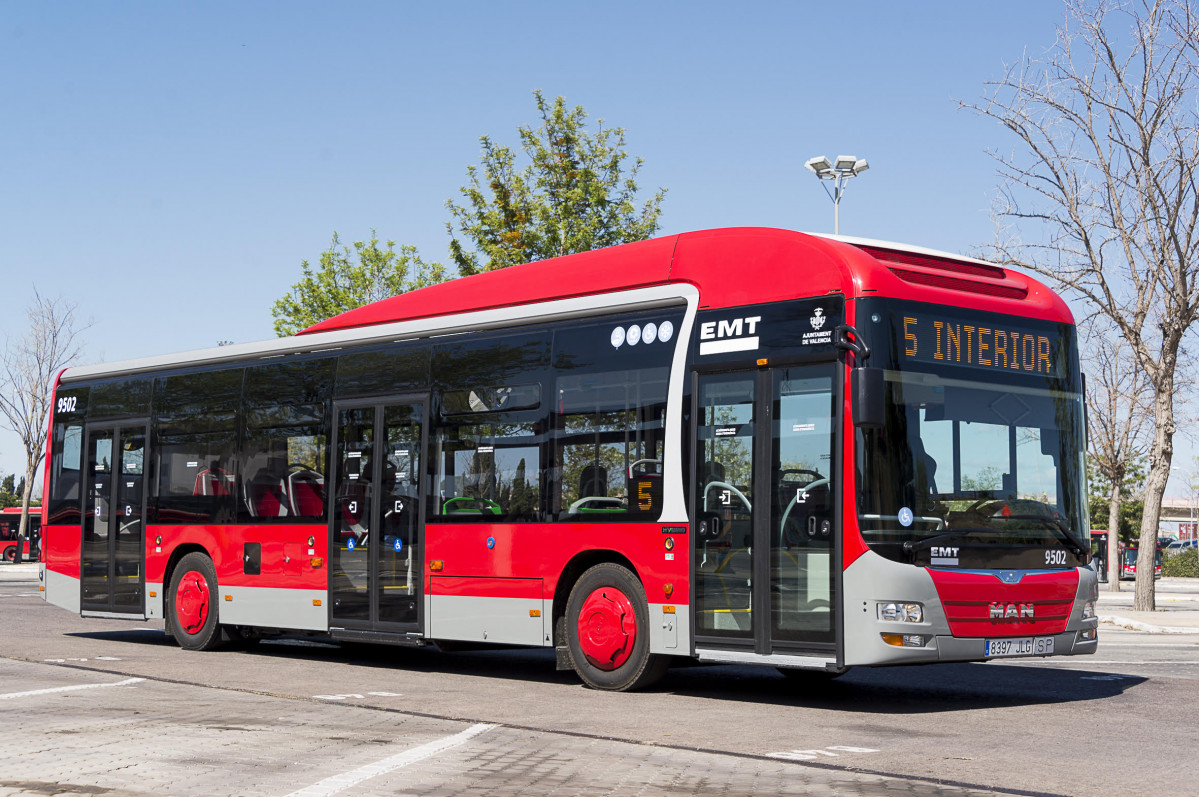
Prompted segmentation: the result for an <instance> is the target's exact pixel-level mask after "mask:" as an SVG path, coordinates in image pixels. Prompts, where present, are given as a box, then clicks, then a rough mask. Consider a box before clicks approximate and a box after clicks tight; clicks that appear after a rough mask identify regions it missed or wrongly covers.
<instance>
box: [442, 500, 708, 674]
mask: <svg viewBox="0 0 1199 797" xmlns="http://www.w3.org/2000/svg"><path fill="white" fill-rule="evenodd" d="M663 528H664V526H663V525H661V524H658V523H604V524H594V525H587V524H566V523H556V524H548V523H547V524H520V525H517V524H512V525H508V524H505V525H488V524H479V525H449V524H445V525H440V524H439V525H429V526H427V527H426V530H425V539H426V553H425V561H426V562H428V561H433V560H438V561H440V562H441V563H442V570H441V571H440V572H438V573H436V574H433V575H431V576H430V577H429V578H427V579H426V582H425V589H426V603H425V606H426V628H427V629H429V635H430V636H432V637H434V638H438V637H440V635H441V633H443V632H446V633H453V634H455V636H446V637H440V638H443V639H470V640H473V641H484V638H483V632H484V631H485V630H487V631H488V633H487V637H486V641H488V642H502V643H511V644H532V643H531V642H530V640H531V639H533V638H534V633H535V627H540V628H541V630H540V632H539V633H540V637H539V639H540V640H541V641H540V644H542V645H551V644H553V642H552V628H551V623H552V616H553V600H554V593H555V590H556V589H557V587H558V580H559V578H560V577H561V576H562V573H563V571H564V570H565V569H566V566H567V564H568V563H569V562H570V561H571V559H573V558H574V557H575V556H578V555H580V554H584V553H588V552H597V553H596V555H598V556H602V557H606V558H608V559H615V558H619V557H623V558H625V559H627V560H628V561H629V562H630V563H631V564H632V566H633V569H634V570H635V571H636V573H637V575H638V576H639V577H640V578H641V583H642V585H643V587H644V588H645V593H646V600H647V602H648V604H649V629H648V632H649V634H650V649H651V651H652V652H654V653H669V654H688V653H690V651H691V643H690V639H689V637H688V633H689V631H688V628H687V624H686V622H679V621H678V620H676V618H684V619H685V618H686V617H687V616H688V615H687V612H688V610H689V607H688V602H689V601H690V590H689V588H688V581H687V568H688V561H687V551H688V544H687V543H688V540H687V535H686V533H677V532H676V533H671V534H664V533H663V531H662V529H663ZM670 528H672V529H685V528H686V527H685V526H673V525H672V526H670ZM668 538H670V539H671V540H672V544H673V548H672V549H670V550H668V549H667V547H666V540H667V539H668ZM614 554H616V555H614ZM617 555H618V556H617ZM526 579H533V580H537V581H539V582H540V584H541V590H540V594H539V595H537V596H536V597H534V592H535V591H536V589H535V587H531V586H530V584H529V582H526V581H524V580H526ZM514 590H515V592H514ZM530 590H533V592H531V591H530ZM530 600H539V601H540V603H539V604H534V603H530ZM538 606H540V608H541V618H540V620H541V621H542V622H541V623H540V624H538V623H536V621H535V620H534V619H532V618H531V616H530V611H531V610H535V609H536V608H537V607H538ZM672 610H673V611H672ZM481 611H485V612H486V615H487V618H488V620H487V623H486V624H489V625H490V627H491V628H494V629H496V631H495V632H494V633H493V632H491V631H490V630H488V629H485V628H484V625H485V623H483V622H482V620H481V619H480V617H479V612H481ZM680 626H681V628H680ZM497 635H499V636H497Z"/></svg>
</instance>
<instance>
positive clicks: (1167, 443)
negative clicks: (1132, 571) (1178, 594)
mask: <svg viewBox="0 0 1199 797" xmlns="http://www.w3.org/2000/svg"><path fill="white" fill-rule="evenodd" d="M1154 387H1155V390H1154V396H1153V416H1154V427H1155V428H1154V431H1153V444H1152V445H1151V446H1150V447H1149V478H1148V480H1146V482H1145V511H1144V513H1142V515H1141V536H1140V540H1141V541H1140V550H1139V551H1138V553H1137V587H1136V597H1135V598H1134V599H1133V604H1132V608H1133V610H1134V611H1138V612H1152V611H1156V609H1157V606H1156V603H1155V599H1154V588H1155V584H1154V581H1153V570H1154V557H1155V556H1156V554H1157V526H1158V523H1159V522H1160V521H1161V514H1162V496H1163V495H1165V492H1166V482H1167V481H1168V480H1169V478H1170V463H1171V462H1172V461H1173V460H1174V380H1173V378H1167V379H1166V380H1165V384H1161V385H1155V386H1154Z"/></svg>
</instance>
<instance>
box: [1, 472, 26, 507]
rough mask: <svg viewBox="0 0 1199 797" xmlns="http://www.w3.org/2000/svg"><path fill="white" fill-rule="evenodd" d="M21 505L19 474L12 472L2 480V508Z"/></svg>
mask: <svg viewBox="0 0 1199 797" xmlns="http://www.w3.org/2000/svg"><path fill="white" fill-rule="evenodd" d="M22 481H24V480H22ZM20 505H21V496H20V495H19V494H18V493H17V475H16V474H15V473H10V474H8V475H7V476H5V477H4V480H3V481H0V509H8V508H9V507H10V506H20Z"/></svg>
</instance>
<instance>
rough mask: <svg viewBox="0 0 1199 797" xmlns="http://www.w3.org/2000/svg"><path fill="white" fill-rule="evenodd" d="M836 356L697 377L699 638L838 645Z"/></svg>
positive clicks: (805, 651) (781, 648)
mask: <svg viewBox="0 0 1199 797" xmlns="http://www.w3.org/2000/svg"><path fill="white" fill-rule="evenodd" d="M837 373H838V370H837V366H836V364H835V363H831V362H830V363H827V364H823V363H822V364H816V365H802V366H794V367H788V368H775V369H764V368H763V369H757V370H754V371H740V372H733V373H713V374H701V375H699V376H698V377H697V380H696V383H695V396H696V408H695V409H696V427H695V437H694V444H695V449H694V450H695V457H694V467H695V474H694V479H693V485H694V493H693V495H694V507H695V517H694V528H695V533H694V535H693V545H694V548H695V550H694V552H693V556H694V563H695V564H694V573H695V601H694V611H695V634H696V639H697V645H698V647H701V648H714V649H715V648H727V649H733V650H736V649H741V650H743V651H744V652H751V651H752V652H753V653H755V654H758V655H788V654H796V655H800V654H802V655H805V656H813V655H815V656H817V657H819V658H828V659H830V660H832V659H833V658H835V655H836V627H837V626H836V612H837V601H836V589H835V587H836V578H835V573H836V562H837V560H838V551H839V546H838V545H837V542H836V541H837V529H838V528H839V526H838V522H837V517H836V495H837V489H836V487H837V479H836V465H837V457H836V456H835V446H834V441H835V434H834V432H835V428H836V426H835V417H836V415H835V412H834V411H835V406H836V405H835V401H834V395H835V390H834V384H835V382H834V380H835V377H836V374H837Z"/></svg>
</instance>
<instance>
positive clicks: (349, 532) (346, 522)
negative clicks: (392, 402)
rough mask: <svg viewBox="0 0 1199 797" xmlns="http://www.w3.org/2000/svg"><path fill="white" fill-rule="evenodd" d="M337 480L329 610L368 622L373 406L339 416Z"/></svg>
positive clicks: (339, 615) (371, 520) (371, 527)
mask: <svg viewBox="0 0 1199 797" xmlns="http://www.w3.org/2000/svg"><path fill="white" fill-rule="evenodd" d="M337 425H338V426H337V452H336V458H337V482H336V484H335V485H334V491H333V495H334V496H335V499H334V503H333V524H332V526H333V528H332V531H333V540H332V543H331V544H330V546H329V559H330V562H329V577H330V584H329V589H330V591H332V593H333V605H332V608H331V612H332V615H333V617H334V618H336V619H339V620H363V621H366V620H370V550H371V547H372V545H371V543H372V533H373V531H374V522H373V517H372V514H371V513H372V502H373V500H374V494H373V491H372V482H373V480H374V477H375V474H374V440H375V408H374V407H354V408H351V409H343V410H341V411H339V412H338V415H337Z"/></svg>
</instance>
